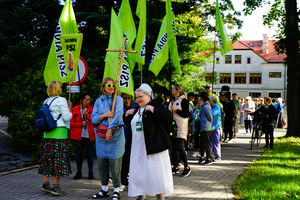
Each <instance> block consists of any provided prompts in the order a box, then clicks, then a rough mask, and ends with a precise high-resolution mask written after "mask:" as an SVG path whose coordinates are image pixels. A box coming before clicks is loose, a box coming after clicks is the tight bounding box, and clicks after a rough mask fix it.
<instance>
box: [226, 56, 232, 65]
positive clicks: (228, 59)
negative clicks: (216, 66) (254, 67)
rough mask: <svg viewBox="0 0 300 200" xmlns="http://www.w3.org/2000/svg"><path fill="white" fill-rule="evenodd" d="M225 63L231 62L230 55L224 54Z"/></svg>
mask: <svg viewBox="0 0 300 200" xmlns="http://www.w3.org/2000/svg"><path fill="white" fill-rule="evenodd" d="M225 64H231V55H225Z"/></svg>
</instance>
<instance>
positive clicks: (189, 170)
mask: <svg viewBox="0 0 300 200" xmlns="http://www.w3.org/2000/svg"><path fill="white" fill-rule="evenodd" d="M190 173H191V168H190V167H189V166H187V167H185V168H184V170H183V172H182V174H181V176H182V177H186V176H189V175H190Z"/></svg>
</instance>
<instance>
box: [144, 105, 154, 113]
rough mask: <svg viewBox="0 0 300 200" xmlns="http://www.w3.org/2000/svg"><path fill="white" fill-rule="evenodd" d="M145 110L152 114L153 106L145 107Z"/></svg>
mask: <svg viewBox="0 0 300 200" xmlns="http://www.w3.org/2000/svg"><path fill="white" fill-rule="evenodd" d="M145 110H146V111H150V112H152V113H154V107H153V106H150V105H148V106H146V107H145Z"/></svg>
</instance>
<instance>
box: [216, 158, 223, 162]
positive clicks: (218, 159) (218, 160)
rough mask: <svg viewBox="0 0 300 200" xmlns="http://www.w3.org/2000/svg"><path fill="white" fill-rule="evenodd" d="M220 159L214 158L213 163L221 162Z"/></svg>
mask: <svg viewBox="0 0 300 200" xmlns="http://www.w3.org/2000/svg"><path fill="white" fill-rule="evenodd" d="M221 161H222V159H221V158H215V160H214V162H221Z"/></svg>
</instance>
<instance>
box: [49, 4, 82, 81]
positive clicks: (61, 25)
mask: <svg viewBox="0 0 300 200" xmlns="http://www.w3.org/2000/svg"><path fill="white" fill-rule="evenodd" d="M71 33H78V28H77V23H76V19H75V14H74V11H73V7H72V4H71V1H70V0H66V3H65V5H64V7H63V10H62V12H61V15H60V18H59V21H58V25H57V27H56V30H55V33H54V37H53V41H52V44H51V48H50V51H49V55H48V59H47V62H46V66H45V70H44V80H45V84H46V85H48V84H49V82H51V81H60V82H61V83H66V82H69V79H70V78H69V76H68V71H67V68H66V66H65V61H64V56H63V52H62V45H61V41H60V40H61V39H60V36H61V34H71Z"/></svg>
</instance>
